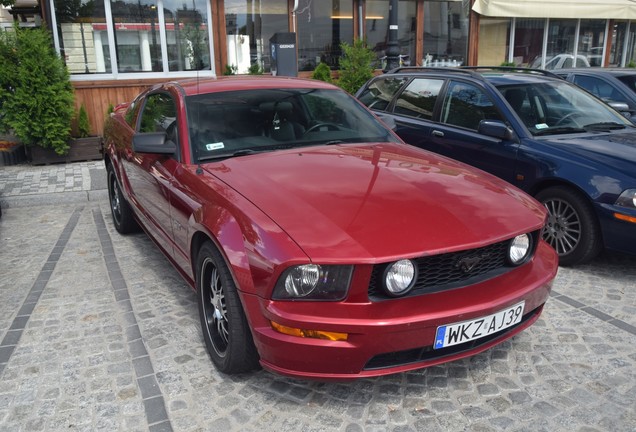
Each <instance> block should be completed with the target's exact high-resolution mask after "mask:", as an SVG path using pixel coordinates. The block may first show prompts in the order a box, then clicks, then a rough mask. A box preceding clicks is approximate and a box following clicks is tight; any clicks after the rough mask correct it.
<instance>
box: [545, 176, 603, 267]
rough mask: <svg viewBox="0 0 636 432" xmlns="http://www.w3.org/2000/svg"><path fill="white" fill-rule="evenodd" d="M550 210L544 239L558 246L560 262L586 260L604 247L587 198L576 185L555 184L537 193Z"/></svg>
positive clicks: (562, 263)
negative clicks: (571, 187) (572, 186)
mask: <svg viewBox="0 0 636 432" xmlns="http://www.w3.org/2000/svg"><path fill="white" fill-rule="evenodd" d="M536 198H537V200H539V201H540V202H541V203H542V204H543V205H544V206H545V208H546V209H547V210H548V219H547V223H546V225H545V227H544V228H543V239H544V240H545V241H546V242H548V244H550V246H552V247H553V248H554V250H556V252H557V254H558V255H559V264H560V265H564V266H568V265H575V264H582V263H585V262H587V261H589V260H591V259H592V258H594V257H595V256H596V255H598V253H599V252H600V250H601V248H602V240H601V233H600V229H599V227H598V223H597V221H596V218H595V216H594V213H593V210H592V207H591V205H590V203H589V202H588V201H587V199H586V198H585V197H584V196H582V195H581V194H580V193H578V192H576V191H575V190H573V189H570V188H567V187H564V186H554V187H550V188H547V189H544V190H543V191H541V192H539V193H538V194H537V196H536Z"/></svg>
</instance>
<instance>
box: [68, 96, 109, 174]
mask: <svg viewBox="0 0 636 432" xmlns="http://www.w3.org/2000/svg"><path fill="white" fill-rule="evenodd" d="M101 158H102V139H101V137H100V136H97V135H91V124H90V122H89V120H88V113H87V112H86V108H85V107H84V104H82V105H81V106H80V109H79V111H78V113H77V117H76V119H75V125H74V127H73V136H72V137H71V139H70V140H69V150H68V155H67V161H68V162H76V161H85V160H97V159H101Z"/></svg>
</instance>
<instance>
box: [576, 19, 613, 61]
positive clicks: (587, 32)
mask: <svg viewBox="0 0 636 432" xmlns="http://www.w3.org/2000/svg"><path fill="white" fill-rule="evenodd" d="M605 24H606V21H605V20H588V19H582V20H581V25H580V31H579V46H578V49H577V51H578V55H577V61H576V66H579V67H581V66H602V65H603V47H604V46H605ZM580 56H583V57H584V58H585V60H586V62H584V61H583V60H582V59H581V60H578V58H579V57H580Z"/></svg>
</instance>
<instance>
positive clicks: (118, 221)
mask: <svg viewBox="0 0 636 432" xmlns="http://www.w3.org/2000/svg"><path fill="white" fill-rule="evenodd" d="M107 172H108V174H107V175H108V200H109V202H110V213H111V215H112V216H113V224H114V225H115V229H116V230H117V231H118V232H119V233H120V234H129V233H132V232H137V231H139V225H138V224H137V221H136V220H135V218H134V216H133V211H132V209H131V208H130V204H128V201H126V198H124V195H123V194H122V192H121V189H120V188H119V182H118V181H117V176H116V175H115V170H114V169H113V166H112V165H108V170H107Z"/></svg>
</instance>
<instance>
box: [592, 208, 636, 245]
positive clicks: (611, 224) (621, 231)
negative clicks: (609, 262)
mask: <svg viewBox="0 0 636 432" xmlns="http://www.w3.org/2000/svg"><path fill="white" fill-rule="evenodd" d="M597 210H598V214H599V221H600V224H601V231H602V232H603V243H604V244H605V247H606V248H607V249H612V250H615V251H618V252H624V253H628V254H632V255H634V254H636V223H635V222H633V220H634V219H636V210H633V209H628V208H625V207H619V206H615V205H609V204H600V205H598V206H597ZM617 215H618V217H617ZM621 216H622V217H625V218H627V219H629V220H632V221H631V222H630V221H629V220H624V219H619V217H621Z"/></svg>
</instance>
